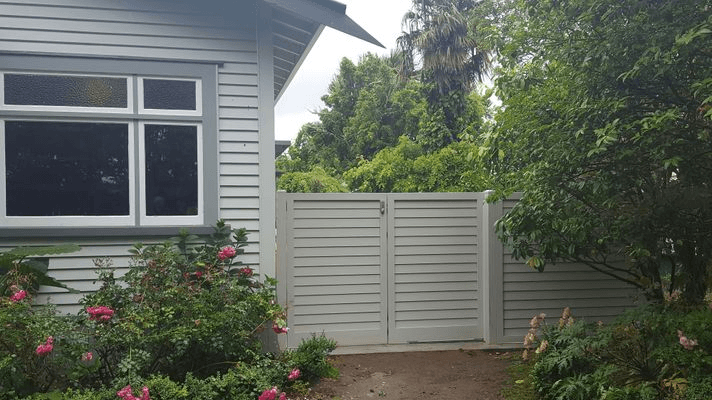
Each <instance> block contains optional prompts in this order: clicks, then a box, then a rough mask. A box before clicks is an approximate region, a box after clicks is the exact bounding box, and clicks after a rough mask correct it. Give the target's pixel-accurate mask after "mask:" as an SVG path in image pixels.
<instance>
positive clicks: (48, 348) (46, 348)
mask: <svg viewBox="0 0 712 400" xmlns="http://www.w3.org/2000/svg"><path fill="white" fill-rule="evenodd" d="M53 344H54V338H53V337H52V336H47V340H45V342H44V344H41V345H39V346H37V348H36V349H35V353H36V354H37V355H38V356H43V355H45V354H49V353H51V352H52V349H53V348H54V346H53Z"/></svg>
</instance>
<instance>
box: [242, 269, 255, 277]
mask: <svg viewBox="0 0 712 400" xmlns="http://www.w3.org/2000/svg"><path fill="white" fill-rule="evenodd" d="M240 274H241V275H243V276H245V277H247V278H249V277H251V276H252V274H253V272H252V268H250V267H245V268H242V269H240Z"/></svg>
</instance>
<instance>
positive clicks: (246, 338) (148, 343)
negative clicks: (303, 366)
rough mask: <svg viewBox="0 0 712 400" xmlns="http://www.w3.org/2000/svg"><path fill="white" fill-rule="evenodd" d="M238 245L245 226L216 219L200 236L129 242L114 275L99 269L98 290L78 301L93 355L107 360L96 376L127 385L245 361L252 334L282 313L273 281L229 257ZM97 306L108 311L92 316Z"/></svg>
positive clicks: (254, 350) (251, 354)
mask: <svg viewBox="0 0 712 400" xmlns="http://www.w3.org/2000/svg"><path fill="white" fill-rule="evenodd" d="M245 243H246V231H245V230H244V229H239V230H232V231H231V230H229V229H228V228H227V227H226V226H225V225H224V224H222V223H219V224H218V226H217V229H216V233H215V234H214V235H213V236H212V237H211V238H209V239H208V240H207V241H206V242H202V241H199V240H198V238H197V237H194V236H190V235H187V234H182V235H181V236H180V237H178V238H175V239H174V240H171V241H169V242H166V243H163V244H160V245H153V246H142V245H136V246H135V248H134V250H133V252H134V258H133V262H132V265H131V269H130V270H129V272H127V273H126V275H125V276H124V277H123V278H121V280H118V279H117V278H115V277H114V275H113V271H111V270H104V271H103V272H102V273H101V275H100V280H101V282H102V286H101V288H100V289H99V290H98V291H97V292H95V293H92V294H90V295H87V296H86V297H85V298H84V299H83V300H82V304H83V305H84V306H85V312H86V314H87V315H88V317H89V318H87V319H85V322H86V324H85V326H86V327H87V329H92V330H94V331H95V332H96V342H95V349H96V354H97V355H98V356H99V357H100V359H102V360H105V361H106V362H105V363H104V364H103V365H102V368H101V369H100V370H99V373H98V376H97V378H98V381H99V382H102V383H104V384H119V383H125V384H128V383H131V382H132V381H134V378H136V377H147V376H149V375H151V374H163V375H167V376H169V377H170V378H172V379H174V380H182V379H183V378H184V377H185V375H186V373H188V372H192V373H193V374H194V375H196V376H202V377H205V376H208V375H211V374H214V373H215V372H218V371H226V370H227V369H228V368H229V367H230V366H232V365H234V364H235V363H237V362H241V361H242V362H250V361H252V360H253V359H254V358H255V357H256V356H257V355H258V354H259V353H260V346H261V344H260V342H259V340H258V338H257V333H259V332H260V331H261V330H263V329H264V326H265V324H267V323H268V322H270V325H271V324H272V323H271V321H282V324H283V320H284V318H283V311H282V309H281V307H280V306H279V305H277V304H276V303H275V301H274V296H275V284H276V281H274V280H273V279H270V278H267V279H265V280H264V283H261V282H259V281H257V280H256V279H255V277H254V276H253V271H252V270H251V269H250V268H246V267H243V266H242V265H241V264H240V262H238V261H236V260H235V256H237V255H238V254H240V253H241V252H242V248H243V247H244V246H245ZM97 307H106V308H107V309H109V310H112V311H113V312H114V313H115V314H112V315H110V316H109V318H105V320H100V319H97V318H96V317H94V316H93V315H92V314H91V312H96V311H97ZM99 318H102V317H101V316H99Z"/></svg>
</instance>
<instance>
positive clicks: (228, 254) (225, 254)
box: [218, 246, 237, 261]
mask: <svg viewBox="0 0 712 400" xmlns="http://www.w3.org/2000/svg"><path fill="white" fill-rule="evenodd" d="M235 254H237V251H236V250H235V248H234V247H232V246H225V247H223V248H222V250H220V251H219V252H218V259H220V261H223V260H225V259H228V258H232V257H235Z"/></svg>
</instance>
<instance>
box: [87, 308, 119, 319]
mask: <svg viewBox="0 0 712 400" xmlns="http://www.w3.org/2000/svg"><path fill="white" fill-rule="evenodd" d="M87 314H89V320H95V321H108V320H110V319H111V316H113V315H114V310H112V309H111V308H109V307H107V306H98V307H87Z"/></svg>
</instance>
